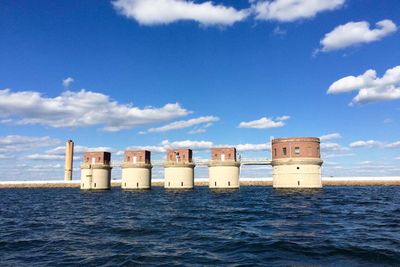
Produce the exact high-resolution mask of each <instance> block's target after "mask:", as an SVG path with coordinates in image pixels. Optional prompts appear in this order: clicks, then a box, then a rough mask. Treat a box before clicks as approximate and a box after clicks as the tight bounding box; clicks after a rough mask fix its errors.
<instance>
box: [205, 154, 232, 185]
mask: <svg viewBox="0 0 400 267" xmlns="http://www.w3.org/2000/svg"><path fill="white" fill-rule="evenodd" d="M208 172H209V183H208V186H209V187H210V188H239V186H240V183H239V173H240V162H239V161H237V159H236V148H234V147H220V148H211V160H210V162H209V163H208Z"/></svg>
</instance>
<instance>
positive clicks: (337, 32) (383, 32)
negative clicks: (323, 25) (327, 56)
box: [319, 19, 397, 52]
mask: <svg viewBox="0 0 400 267" xmlns="http://www.w3.org/2000/svg"><path fill="white" fill-rule="evenodd" d="M396 30H397V26H396V24H394V23H393V21H391V20H388V19H386V20H381V21H379V22H377V23H376V28H375V29H370V25H369V23H368V22H366V21H360V22H349V23H346V24H344V25H340V26H337V27H336V28H335V29H334V30H333V31H331V32H329V33H327V34H325V37H324V38H323V39H322V40H321V41H320V43H321V46H322V48H321V49H320V50H319V51H322V52H329V51H333V50H339V49H343V48H346V47H349V46H355V45H359V44H365V43H371V42H374V41H379V40H381V39H382V38H384V37H385V36H387V35H389V34H391V33H393V32H395V31H396Z"/></svg>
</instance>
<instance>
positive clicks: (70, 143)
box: [64, 140, 74, 182]
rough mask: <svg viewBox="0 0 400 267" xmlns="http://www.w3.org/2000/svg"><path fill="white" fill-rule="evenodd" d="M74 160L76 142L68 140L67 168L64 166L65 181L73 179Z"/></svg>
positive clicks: (66, 147)
mask: <svg viewBox="0 0 400 267" xmlns="http://www.w3.org/2000/svg"><path fill="white" fill-rule="evenodd" d="M73 162H74V142H73V141H72V140H68V141H67V142H66V143H65V165H64V166H65V168H64V181H66V182H68V181H72V170H73Z"/></svg>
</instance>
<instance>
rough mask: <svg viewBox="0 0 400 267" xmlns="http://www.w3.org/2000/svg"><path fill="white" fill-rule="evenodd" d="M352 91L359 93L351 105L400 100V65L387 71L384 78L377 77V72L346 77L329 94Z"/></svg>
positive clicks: (330, 89)
mask: <svg viewBox="0 0 400 267" xmlns="http://www.w3.org/2000/svg"><path fill="white" fill-rule="evenodd" d="M351 91H358V94H357V95H356V96H355V97H354V98H353V100H352V103H351V104H354V103H368V102H375V101H387V100H395V99H400V65H399V66H396V67H394V68H392V69H388V70H386V72H385V74H384V75H383V77H382V78H378V77H377V74H376V71H375V70H367V71H366V72H365V73H364V74H362V75H359V76H356V77H355V76H347V77H344V78H342V79H339V80H337V81H336V82H334V83H333V84H331V86H330V87H329V89H328V92H327V93H328V94H338V93H344V92H351Z"/></svg>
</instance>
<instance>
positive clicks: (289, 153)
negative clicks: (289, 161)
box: [271, 137, 321, 159]
mask: <svg viewBox="0 0 400 267" xmlns="http://www.w3.org/2000/svg"><path fill="white" fill-rule="evenodd" d="M271 153H272V159H281V158H321V153H320V140H319V138H315V137H293V138H278V139H274V140H272V150H271Z"/></svg>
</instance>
